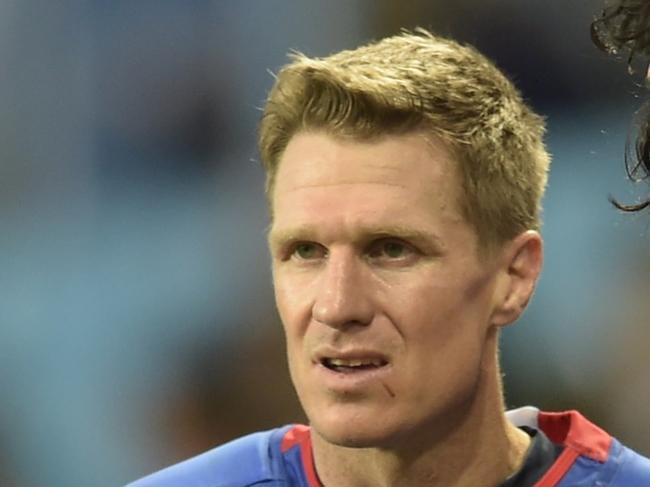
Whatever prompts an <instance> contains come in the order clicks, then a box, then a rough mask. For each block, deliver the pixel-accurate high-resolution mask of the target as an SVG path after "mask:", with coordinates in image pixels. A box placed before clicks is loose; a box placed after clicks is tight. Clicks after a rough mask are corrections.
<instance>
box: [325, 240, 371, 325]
mask: <svg viewBox="0 0 650 487" xmlns="http://www.w3.org/2000/svg"><path fill="white" fill-rule="evenodd" d="M369 285H370V283H369V282H368V279H367V277H366V275H365V269H364V268H363V263H362V262H360V261H359V260H358V259H357V258H356V257H355V256H354V255H353V254H352V253H345V252H338V253H337V252H330V255H329V257H328V259H327V262H326V264H325V266H324V267H323V269H322V274H321V276H320V282H319V286H318V289H317V295H316V297H315V299H314V305H313V308H312V317H313V318H314V320H316V321H317V322H319V323H322V324H324V325H327V326H330V327H333V328H346V327H350V326H365V325H368V324H369V323H370V322H371V321H372V318H373V306H372V301H371V300H370V296H369V294H370V289H369Z"/></svg>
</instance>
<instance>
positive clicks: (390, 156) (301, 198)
mask: <svg viewBox="0 0 650 487" xmlns="http://www.w3.org/2000/svg"><path fill="white" fill-rule="evenodd" d="M460 188H461V186H460V181H459V176H458V170H457V167H456V163H455V161H454V160H453V158H452V156H451V154H450V152H449V151H448V150H447V148H446V147H445V146H444V145H443V144H442V143H441V142H437V141H435V140H431V139H430V138H428V137H426V136H425V135H423V134H420V133H412V134H405V135H398V136H387V137H384V138H381V139H378V140H371V141H357V140H349V139H341V138H338V137H334V136H331V135H328V134H325V133H322V132H303V133H298V134H297V135H295V136H294V137H293V138H292V139H291V141H290V142H289V144H288V145H287V148H286V150H285V152H284V154H283V156H282V158H281V160H280V164H279V168H278V172H277V174H276V179H275V186H274V189H273V193H272V195H271V196H272V197H271V204H272V205H273V208H272V210H273V211H272V213H273V215H274V219H273V227H274V228H275V227H278V226H280V227H283V226H288V225H292V226H298V225H308V224H312V225H313V224H316V225H319V224H323V225H324V224H326V223H327V222H330V221H331V222H332V223H335V222H334V219H335V218H338V222H336V223H338V224H340V225H346V224H349V225H350V226H354V227H356V228H359V227H360V226H381V225H391V226H404V225H406V226H410V227H413V228H416V227H421V226H423V225H425V226H426V225H431V224H436V223H449V222H459V221H461V220H462V218H461V216H460V211H459V204H458V200H459V197H460V194H461V189H460Z"/></svg>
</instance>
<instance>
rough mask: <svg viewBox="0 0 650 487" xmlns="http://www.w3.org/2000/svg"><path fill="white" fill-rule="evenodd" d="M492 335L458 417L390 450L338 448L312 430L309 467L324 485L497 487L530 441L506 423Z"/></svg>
mask: <svg viewBox="0 0 650 487" xmlns="http://www.w3.org/2000/svg"><path fill="white" fill-rule="evenodd" d="M494 335H495V336H494V347H493V349H492V351H488V352H486V358H485V360H484V363H483V367H482V372H481V377H480V379H479V382H478V385H477V387H476V390H475V393H474V395H473V397H472V398H471V400H470V401H469V403H468V404H467V406H466V407H465V408H462V412H459V411H458V410H455V411H454V412H453V413H452V414H450V415H448V416H445V417H444V418H436V419H435V420H434V421H433V423H435V424H432V425H425V426H423V427H422V428H421V433H418V434H417V435H411V436H409V437H408V438H406V439H405V440H404V441H402V442H396V444H394V445H391V446H390V447H385V446H383V447H381V448H348V447H342V446H339V445H334V444H331V443H329V442H327V440H325V439H324V438H322V437H321V436H320V435H318V433H317V432H316V431H313V430H312V435H313V436H312V442H313V448H314V461H315V464H316V470H317V472H318V475H319V477H320V479H321V481H322V482H323V484H324V485H325V486H326V487H330V486H337V487H371V486H372V487H401V486H409V487H418V486H425V485H426V486H427V487H437V486H440V487H442V486H445V487H473V486H476V485H484V486H496V485H498V484H499V483H500V482H502V481H503V480H504V479H506V478H507V477H508V476H510V475H511V474H512V473H514V472H515V471H516V470H518V469H519V467H520V466H521V464H522V463H523V460H524V458H525V455H526V451H527V449H528V446H529V444H530V439H529V437H528V435H527V434H526V433H524V432H522V431H521V430H519V429H518V428H516V427H515V426H513V425H512V424H510V423H509V422H508V421H507V419H506V418H505V414H504V406H503V396H502V388H501V381H500V374H499V367H498V360H497V353H496V341H497V337H496V335H497V333H496V332H495V333H494ZM488 350H490V348H489V347H488ZM487 355H489V356H487ZM441 425H444V427H441ZM449 425H452V427H451V428H450V427H449Z"/></svg>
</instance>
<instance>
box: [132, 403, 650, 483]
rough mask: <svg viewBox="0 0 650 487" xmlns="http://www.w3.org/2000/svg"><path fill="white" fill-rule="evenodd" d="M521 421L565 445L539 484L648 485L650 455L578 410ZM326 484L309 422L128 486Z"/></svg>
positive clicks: (529, 412) (524, 416)
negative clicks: (321, 478)
mask: <svg viewBox="0 0 650 487" xmlns="http://www.w3.org/2000/svg"><path fill="white" fill-rule="evenodd" d="M507 416H508V418H509V419H510V421H512V422H513V423H514V424H516V425H517V426H528V427H530V428H538V429H540V430H541V431H543V432H544V433H545V434H546V436H547V437H548V438H549V439H550V440H551V441H552V442H554V443H555V444H558V445H562V446H563V451H562V453H561V454H560V456H559V457H558V458H557V460H556V461H555V463H553V465H552V466H551V468H549V469H548V470H547V472H546V474H544V476H543V477H542V478H541V479H540V480H539V481H538V482H537V483H536V484H535V487H592V486H599V487H648V486H650V460H648V459H647V458H645V457H643V456H641V455H639V454H637V453H635V452H633V451H632V450H630V449H629V448H626V447H625V446H623V445H621V443H620V442H618V441H617V440H616V439H614V438H612V437H611V436H610V435H609V434H607V433H606V432H604V431H603V430H602V429H600V428H599V427H597V426H596V425H594V424H593V423H591V422H589V421H588V420H587V419H585V418H584V417H583V416H582V415H580V413H578V412H576V411H568V412H564V413H544V412H540V411H538V410H537V409H535V408H532V407H527V408H521V409H517V410H514V411H509V412H508V413H507ZM253 486H255V487H322V486H321V484H320V482H319V480H318V476H317V475H316V471H315V468H314V462H313V459H312V449H311V435H310V429H309V427H307V426H302V425H292V426H285V427H282V428H277V429H274V430H270V431H264V432H260V433H254V434H251V435H248V436H244V437H242V438H239V439H236V440H234V441H231V442H230V443H226V444H225V445H222V446H220V447H217V448H215V449H213V450H210V451H208V452H206V453H203V454H202V455H199V456H197V457H194V458H191V459H189V460H186V461H184V462H182V463H179V464H177V465H174V466H171V467H168V468H166V469H164V470H161V471H160V472H157V473H154V474H152V475H150V476H148V477H145V478H143V479H141V480H138V481H136V482H134V483H132V484H129V485H128V486H127V487H253Z"/></svg>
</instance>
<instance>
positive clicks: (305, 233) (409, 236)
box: [267, 224, 444, 248]
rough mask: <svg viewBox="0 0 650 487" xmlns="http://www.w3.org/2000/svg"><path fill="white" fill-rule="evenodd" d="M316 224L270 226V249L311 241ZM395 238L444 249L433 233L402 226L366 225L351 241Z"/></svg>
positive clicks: (315, 233) (317, 227)
mask: <svg viewBox="0 0 650 487" xmlns="http://www.w3.org/2000/svg"><path fill="white" fill-rule="evenodd" d="M319 232H320V230H319V226H318V225H317V224H305V225H299V226H297V227H293V228H286V229H279V230H275V229H274V228H273V227H272V226H271V227H269V229H268V237H267V239H268V242H269V245H270V246H271V247H277V246H281V245H284V244H286V243H289V242H296V241H300V240H313V239H314V236H317V235H318V234H319ZM389 237H395V238H399V239H403V240H408V241H413V242H421V243H429V244H434V245H436V246H437V247H439V248H444V245H443V243H442V240H441V239H440V238H439V237H438V236H437V235H436V234H434V233H431V232H427V231H424V230H421V229H419V228H413V227H409V226H403V225H377V226H373V225H366V226H361V227H360V229H358V230H356V231H355V233H354V235H353V240H355V241H357V240H368V239H376V238H389Z"/></svg>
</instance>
